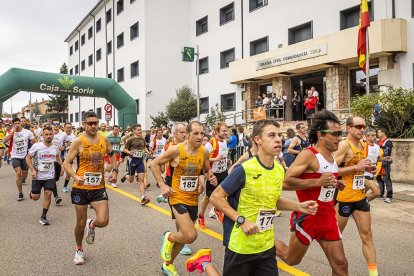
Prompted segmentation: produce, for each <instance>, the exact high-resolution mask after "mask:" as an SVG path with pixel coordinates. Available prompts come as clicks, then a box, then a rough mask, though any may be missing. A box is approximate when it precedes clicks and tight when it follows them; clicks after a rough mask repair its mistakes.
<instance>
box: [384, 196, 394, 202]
mask: <svg viewBox="0 0 414 276" xmlns="http://www.w3.org/2000/svg"><path fill="white" fill-rule="evenodd" d="M384 202H386V203H391V202H392V198H389V197H387V198H386V199H384Z"/></svg>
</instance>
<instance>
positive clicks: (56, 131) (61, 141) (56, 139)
mask: <svg viewBox="0 0 414 276" xmlns="http://www.w3.org/2000/svg"><path fill="white" fill-rule="evenodd" d="M43 139H44V137H43ZM67 140H68V137H67V135H66V133H65V132H63V131H60V128H59V124H54V125H53V141H52V144H54V145H55V146H56V147H57V148H58V149H59V150H60V154H61V156H62V154H64V150H65V144H66V142H67ZM56 185H57V184H56V181H55V188H54V189H53V197H54V198H55V203H56V205H58V204H60V203H61V202H62V198H61V197H60V196H59V195H58V192H57V186H56Z"/></svg>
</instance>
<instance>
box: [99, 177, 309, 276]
mask: <svg viewBox="0 0 414 276" xmlns="http://www.w3.org/2000/svg"><path fill="white" fill-rule="evenodd" d="M105 186H106V187H107V188H109V189H111V190H113V191H115V192H117V193H120V194H122V195H124V196H126V197H128V198H130V199H132V200H135V201H137V202H139V203H141V199H140V198H138V197H136V196H134V195H132V194H130V193H128V192H126V191H124V190H122V189H120V188H113V187H112V186H111V185H109V184H105ZM146 206H148V207H150V208H152V209H154V210H156V211H158V212H160V213H163V214H164V215H167V216H170V217H171V212H170V211H167V210H165V209H164V208H161V207H159V206H157V205H154V204H152V203H148V204H147V205H146ZM196 228H197V229H198V230H199V231H201V232H203V233H205V234H207V235H209V236H211V237H213V238H216V239H218V240H220V241H223V235H221V234H219V233H217V232H215V231H213V230H210V229H205V230H202V229H200V228H198V227H196ZM277 266H278V267H279V268H280V269H282V270H284V271H286V272H287V273H290V274H292V275H295V276H310V274H308V273H305V272H303V271H301V270H299V269H296V268H294V267H292V266H290V265H287V264H285V263H282V262H280V261H279V262H277Z"/></svg>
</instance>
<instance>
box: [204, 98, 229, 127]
mask: <svg viewBox="0 0 414 276" xmlns="http://www.w3.org/2000/svg"><path fill="white" fill-rule="evenodd" d="M225 119H226V116H225V115H224V113H223V107H222V106H221V105H219V104H218V103H216V105H215V106H212V107H211V108H210V114H208V115H207V116H206V123H207V125H209V126H214V125H215V124H216V123H217V122H224V121H225Z"/></svg>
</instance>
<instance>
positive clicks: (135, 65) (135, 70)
mask: <svg viewBox="0 0 414 276" xmlns="http://www.w3.org/2000/svg"><path fill="white" fill-rule="evenodd" d="M138 75H139V71H138V60H137V61H135V62H133V63H131V78H133V77H136V76H138Z"/></svg>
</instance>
